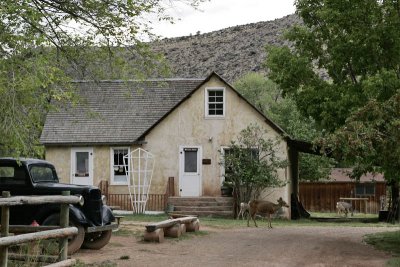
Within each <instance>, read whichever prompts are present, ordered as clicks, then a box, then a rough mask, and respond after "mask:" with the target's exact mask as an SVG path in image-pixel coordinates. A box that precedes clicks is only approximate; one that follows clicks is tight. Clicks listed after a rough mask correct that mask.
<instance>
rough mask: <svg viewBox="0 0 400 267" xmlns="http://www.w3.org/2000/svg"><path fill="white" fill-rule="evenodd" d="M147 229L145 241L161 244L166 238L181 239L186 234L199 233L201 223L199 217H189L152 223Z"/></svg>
mask: <svg viewBox="0 0 400 267" xmlns="http://www.w3.org/2000/svg"><path fill="white" fill-rule="evenodd" d="M145 227H146V231H145V233H144V240H145V241H156V242H159V243H161V242H163V241H164V236H168V237H180V236H181V235H182V234H183V233H185V232H195V231H198V230H199V229H200V221H199V219H198V218H197V217H194V216H187V217H180V218H176V219H168V220H165V221H161V222H157V223H151V224H148V225H146V226H145Z"/></svg>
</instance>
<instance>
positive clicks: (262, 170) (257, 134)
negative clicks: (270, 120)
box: [221, 124, 287, 203]
mask: <svg viewBox="0 0 400 267" xmlns="http://www.w3.org/2000/svg"><path fill="white" fill-rule="evenodd" d="M279 151H280V149H279V140H273V139H271V138H267V132H265V131H263V130H262V129H261V127H260V126H259V125H256V124H250V125H249V126H248V127H247V128H246V129H243V130H242V131H241V132H240V134H239V136H238V138H237V141H232V142H231V144H230V146H229V149H228V150H224V152H222V151H221V153H224V155H223V158H224V160H223V162H221V164H222V165H223V166H224V167H225V182H229V183H230V185H231V186H232V187H233V189H234V192H235V194H236V195H237V201H238V203H240V202H247V201H249V200H250V199H251V198H257V197H258V196H259V195H260V193H261V192H262V191H263V190H264V189H266V188H267V187H278V186H283V185H284V184H285V181H282V180H281V179H280V178H279V176H278V169H281V168H285V167H286V166H287V162H286V160H283V159H281V158H280V157H279V155H278V153H279Z"/></svg>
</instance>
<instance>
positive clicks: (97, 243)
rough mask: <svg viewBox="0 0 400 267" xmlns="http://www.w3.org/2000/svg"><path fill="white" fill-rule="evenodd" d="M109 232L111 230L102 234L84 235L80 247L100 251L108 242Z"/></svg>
mask: <svg viewBox="0 0 400 267" xmlns="http://www.w3.org/2000/svg"><path fill="white" fill-rule="evenodd" d="M111 232H112V231H111V230H108V231H102V232H94V233H86V235H85V240H84V241H83V245H82V247H83V248H88V249H101V248H102V247H104V246H105V245H107V244H108V242H109V241H110V238H111Z"/></svg>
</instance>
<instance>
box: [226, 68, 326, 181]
mask: <svg viewBox="0 0 400 267" xmlns="http://www.w3.org/2000/svg"><path fill="white" fill-rule="evenodd" d="M234 87H235V88H236V89H237V90H238V91H239V92H240V93H241V94H243V96H244V97H246V99H248V100H249V101H250V102H251V103H252V104H253V105H254V106H255V107H257V108H258V109H259V110H260V111H262V112H263V113H264V114H265V115H266V116H267V117H268V118H270V119H271V120H272V121H273V122H275V123H276V124H278V125H279V126H280V127H282V128H283V129H284V130H285V131H286V133H287V134H289V135H290V137H291V138H294V139H299V140H303V141H308V142H311V141H313V140H314V139H316V138H317V137H319V136H320V133H319V131H317V128H316V125H315V121H314V120H313V119H312V118H310V117H306V116H304V115H302V114H301V113H300V111H299V110H298V108H297V107H296V103H295V101H294V100H293V99H291V98H290V97H285V98H283V97H282V90H280V88H279V86H278V85H277V84H276V83H274V82H273V81H271V80H269V79H268V78H266V77H265V76H264V75H263V74H260V73H248V74H247V75H244V76H243V77H242V78H240V79H239V80H237V81H235V83H234ZM332 166H333V161H332V160H331V159H329V158H327V157H321V156H316V155H310V154H304V153H301V154H300V158H299V179H300V180H303V181H304V180H312V181H316V180H321V179H326V178H328V175H329V173H330V168H331V167H332Z"/></svg>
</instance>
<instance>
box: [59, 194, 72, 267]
mask: <svg viewBox="0 0 400 267" xmlns="http://www.w3.org/2000/svg"><path fill="white" fill-rule="evenodd" d="M62 195H63V196H69V195H70V192H69V191H62ZM68 225H69V204H61V207H60V227H61V228H65V227H68ZM59 249H60V250H59V251H60V255H59V259H60V261H63V260H66V259H67V257H68V236H67V237H64V238H60V244H59Z"/></svg>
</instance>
